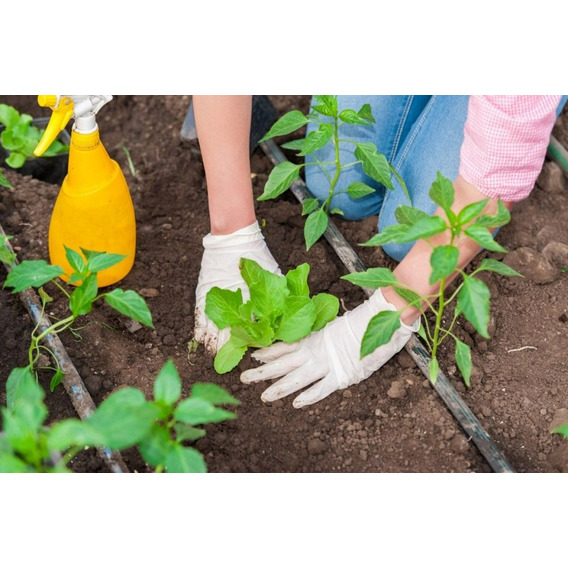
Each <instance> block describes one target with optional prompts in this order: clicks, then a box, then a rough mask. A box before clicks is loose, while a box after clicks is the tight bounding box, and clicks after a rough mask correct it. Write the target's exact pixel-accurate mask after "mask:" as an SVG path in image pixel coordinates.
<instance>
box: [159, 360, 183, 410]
mask: <svg viewBox="0 0 568 568" xmlns="http://www.w3.org/2000/svg"><path fill="white" fill-rule="evenodd" d="M180 396H181V379H180V377H179V373H178V370H177V369H176V366H175V365H174V362H173V361H172V360H171V359H169V360H168V361H167V362H166V364H165V365H164V366H163V367H162V370H161V371H160V372H159V373H158V376H157V377H156V380H155V381H154V400H155V401H156V402H161V403H163V404H165V405H172V404H174V403H176V402H177V401H178V400H179V397H180Z"/></svg>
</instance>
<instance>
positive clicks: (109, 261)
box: [81, 248, 128, 272]
mask: <svg viewBox="0 0 568 568" xmlns="http://www.w3.org/2000/svg"><path fill="white" fill-rule="evenodd" d="M81 251H82V252H83V254H84V255H85V258H86V259H87V270H88V271H89V272H101V271H102V270H105V269H106V268H110V267H111V266H114V265H115V264H118V263H119V262H120V261H122V260H124V259H125V258H126V257H127V256H128V255H127V254H114V253H108V252H97V251H92V250H86V249H83V248H82V249H81Z"/></svg>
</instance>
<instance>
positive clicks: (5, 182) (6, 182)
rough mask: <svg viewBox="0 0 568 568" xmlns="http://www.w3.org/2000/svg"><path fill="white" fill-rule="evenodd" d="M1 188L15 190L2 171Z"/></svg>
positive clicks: (0, 173)
mask: <svg viewBox="0 0 568 568" xmlns="http://www.w3.org/2000/svg"><path fill="white" fill-rule="evenodd" d="M0 186H2V187H7V188H8V189H13V188H12V184H11V183H10V182H9V181H8V179H7V178H6V177H4V174H3V173H2V170H0Z"/></svg>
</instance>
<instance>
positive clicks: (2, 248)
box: [0, 233, 16, 266]
mask: <svg viewBox="0 0 568 568" xmlns="http://www.w3.org/2000/svg"><path fill="white" fill-rule="evenodd" d="M11 238H12V237H11V236H6V235H4V234H2V233H0V262H3V263H4V264H7V265H8V266H12V264H13V263H14V261H15V260H16V255H15V254H14V253H13V252H11V251H10V249H8V246H7V245H8V241H9V240H10V239H11Z"/></svg>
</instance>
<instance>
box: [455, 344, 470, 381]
mask: <svg viewBox="0 0 568 568" xmlns="http://www.w3.org/2000/svg"><path fill="white" fill-rule="evenodd" d="M455 341H456V364H457V366H458V369H459V370H460V373H461V374H462V376H463V380H464V382H465V384H466V385H467V386H468V387H470V386H471V381H470V378H471V369H472V364H471V350H470V348H469V345H467V344H465V343H463V342H462V341H460V340H459V339H456V340H455Z"/></svg>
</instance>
